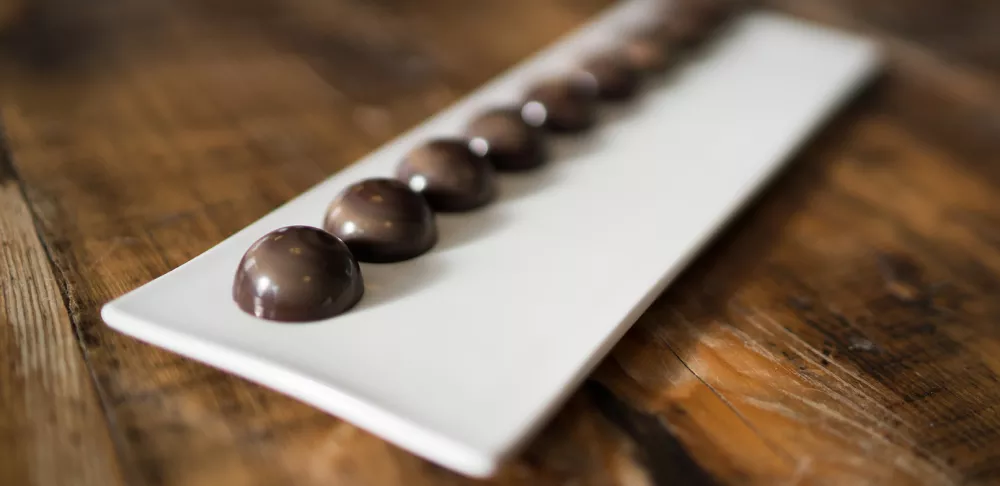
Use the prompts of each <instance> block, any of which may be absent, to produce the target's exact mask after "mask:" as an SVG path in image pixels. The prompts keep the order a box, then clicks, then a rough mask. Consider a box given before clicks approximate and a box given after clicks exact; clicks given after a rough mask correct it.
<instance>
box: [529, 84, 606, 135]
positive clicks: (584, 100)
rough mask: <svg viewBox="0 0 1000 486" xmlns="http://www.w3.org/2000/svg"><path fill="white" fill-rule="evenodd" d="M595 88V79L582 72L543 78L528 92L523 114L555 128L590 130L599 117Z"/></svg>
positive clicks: (550, 128) (530, 120) (532, 123)
mask: <svg viewBox="0 0 1000 486" xmlns="http://www.w3.org/2000/svg"><path fill="white" fill-rule="evenodd" d="M594 88H595V86H594V83H593V81H592V79H590V78H589V77H588V76H585V75H582V74H581V73H573V74H570V75H566V76H563V77H557V78H549V79H545V80H542V81H541V82H539V83H538V84H536V85H534V86H533V87H531V88H529V89H528V91H527V93H525V96H524V103H523V104H522V105H521V117H522V118H523V119H524V121H525V122H527V123H528V124H529V125H532V126H536V127H544V128H546V129H549V130H551V131H553V132H579V131H582V130H586V129H587V128H590V127H591V126H593V125H594V122H595V121H596V117H597V103H596V101H597V97H596V94H597V93H596V92H595V89H594Z"/></svg>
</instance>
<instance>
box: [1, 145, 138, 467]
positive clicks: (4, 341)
mask: <svg viewBox="0 0 1000 486" xmlns="http://www.w3.org/2000/svg"><path fill="white" fill-rule="evenodd" d="M0 157H2V160H0V214H2V215H3V217H2V218H0V350H2V354H3V355H4V359H3V360H0V484H18V485H26V486H27V485H47V484H80V485H88V484H89V485H115V484H121V483H122V481H121V477H120V474H119V470H118V463H117V460H116V457H115V454H114V450H113V446H112V443H111V440H110V437H109V435H108V430H107V423H106V422H105V420H104V415H103V411H102V407H101V403H100V401H99V400H98V396H97V394H96V393H95V390H94V387H93V383H92V381H91V376H90V372H89V370H88V369H87V365H86V363H85V361H84V358H83V355H82V353H81V349H80V346H79V344H78V343H77V340H76V335H75V333H74V330H73V325H72V323H71V322H70V319H69V315H68V314H67V313H66V307H65V305H64V304H63V299H62V295H61V294H60V291H59V287H58V286H57V284H56V282H57V281H56V279H55V276H54V275H53V273H52V266H51V264H50V263H49V259H48V257H47V256H46V253H45V249H44V248H43V246H42V242H41V241H40V240H39V239H38V234H37V233H36V231H35V227H34V223H33V221H32V217H31V214H30V212H29V209H28V206H27V204H25V201H24V198H23V197H22V193H21V190H20V187H19V185H18V179H17V174H16V172H15V171H14V169H13V167H12V166H11V165H10V163H9V159H7V158H6V154H0Z"/></svg>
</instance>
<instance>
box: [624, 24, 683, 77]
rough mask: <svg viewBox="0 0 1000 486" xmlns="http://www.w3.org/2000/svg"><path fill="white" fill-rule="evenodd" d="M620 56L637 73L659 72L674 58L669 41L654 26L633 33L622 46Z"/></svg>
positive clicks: (671, 62)
mask: <svg viewBox="0 0 1000 486" xmlns="http://www.w3.org/2000/svg"><path fill="white" fill-rule="evenodd" d="M622 56H623V57H624V59H625V61H626V62H628V63H629V64H630V65H631V67H632V69H635V70H636V71H638V72H639V73H645V74H653V73H660V72H663V71H665V70H666V69H667V68H669V67H670V66H671V65H672V64H673V62H674V59H675V57H676V56H675V55H674V51H673V49H672V48H671V47H670V42H669V41H668V40H667V39H666V38H665V36H664V35H663V34H662V33H660V32H659V31H657V29H655V28H646V29H643V30H641V31H639V32H637V33H636V34H635V35H633V36H632V37H631V38H630V39H629V40H628V42H626V43H625V45H624V47H622Z"/></svg>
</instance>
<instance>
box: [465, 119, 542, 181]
mask: <svg viewBox="0 0 1000 486" xmlns="http://www.w3.org/2000/svg"><path fill="white" fill-rule="evenodd" d="M465 136H466V137H468V138H469V148H470V149H472V151H473V152H474V153H475V154H477V155H479V156H482V157H486V159H487V160H488V161H489V162H490V163H491V164H493V167H495V168H496V169H497V170H498V171H502V172H513V171H522V170H528V169H534V168H535V167H538V166H540V165H542V164H544V163H545V157H546V154H545V140H544V138H543V134H542V132H541V131H540V130H539V129H538V128H535V127H532V126H530V125H528V124H527V123H525V121H524V120H523V119H522V118H521V113H520V112H519V111H518V110H517V109H514V108H496V109H493V110H490V111H487V112H485V113H483V114H481V115H479V116H478V117H476V118H475V119H473V120H472V121H471V122H470V123H469V125H468V126H467V127H466V130H465Z"/></svg>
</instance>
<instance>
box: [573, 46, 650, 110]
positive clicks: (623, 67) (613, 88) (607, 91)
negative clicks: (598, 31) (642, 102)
mask: <svg viewBox="0 0 1000 486" xmlns="http://www.w3.org/2000/svg"><path fill="white" fill-rule="evenodd" d="M580 71H581V73H582V74H583V75H585V76H588V77H589V79H590V82H591V83H593V87H592V88H591V89H592V90H593V91H594V92H595V93H596V94H597V96H598V97H599V98H601V99H604V100H608V101H619V100H624V99H628V98H630V97H631V96H632V95H633V94H635V90H636V88H638V87H639V70H638V69H637V68H635V67H633V66H632V64H630V63H629V60H628V59H627V58H626V57H625V52H624V51H609V52H603V53H600V54H596V55H593V56H591V57H589V58H588V59H586V60H585V61H584V62H583V63H582V64H581V65H580Z"/></svg>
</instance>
